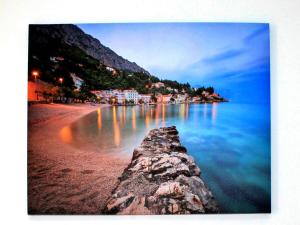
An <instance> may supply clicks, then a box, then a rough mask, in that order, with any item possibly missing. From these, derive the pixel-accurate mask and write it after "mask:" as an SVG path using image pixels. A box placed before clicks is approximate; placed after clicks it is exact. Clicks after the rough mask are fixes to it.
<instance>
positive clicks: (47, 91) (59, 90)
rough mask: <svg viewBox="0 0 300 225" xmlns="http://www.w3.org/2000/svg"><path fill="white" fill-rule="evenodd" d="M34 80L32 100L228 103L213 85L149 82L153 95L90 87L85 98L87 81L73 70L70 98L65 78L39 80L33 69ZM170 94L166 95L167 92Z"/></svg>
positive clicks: (104, 102)
mask: <svg viewBox="0 0 300 225" xmlns="http://www.w3.org/2000/svg"><path fill="white" fill-rule="evenodd" d="M50 60H51V61H52V62H58V61H63V60H64V58H63V57H50ZM106 70H107V71H108V72H110V73H111V75H112V76H117V74H118V72H117V71H116V70H115V69H113V68H111V67H108V66H106ZM31 75H32V77H34V81H30V80H29V81H28V101H29V102H30V103H34V102H39V103H53V102H60V103H72V102H90V103H92V104H93V103H99V104H111V105H141V104H150V105H155V104H180V103H213V102H225V101H227V100H226V99H224V98H222V97H221V96H220V95H219V94H217V93H215V92H214V89H213V88H211V87H210V88H207V89H205V88H204V87H202V88H192V91H193V94H190V93H188V90H186V89H184V88H182V89H181V90H178V89H176V88H172V87H170V86H167V85H165V83H163V82H156V83H148V84H147V85H146V88H147V89H148V90H149V92H152V93H151V94H142V93H139V92H138V91H137V90H135V89H134V88H130V89H124V90H122V89H107V90H89V95H87V97H86V99H83V98H82V97H81V96H80V92H81V89H82V87H83V85H84V80H83V79H82V78H80V77H79V76H77V75H76V74H75V73H70V77H71V78H72V81H73V83H74V88H73V90H72V91H73V96H72V97H67V96H66V94H65V93H64V92H63V83H64V78H62V77H60V78H58V82H59V84H60V85H58V86H55V85H53V84H50V83H47V82H45V81H42V80H40V79H39V72H38V71H32V73H31ZM164 93H167V94H164Z"/></svg>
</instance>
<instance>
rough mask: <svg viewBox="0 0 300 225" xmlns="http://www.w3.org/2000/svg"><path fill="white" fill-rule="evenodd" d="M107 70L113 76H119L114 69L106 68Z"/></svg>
mask: <svg viewBox="0 0 300 225" xmlns="http://www.w3.org/2000/svg"><path fill="white" fill-rule="evenodd" d="M106 70H107V71H110V72H111V73H112V74H113V75H116V74H117V71H116V70H115V69H114V68H112V67H109V66H107V67H106Z"/></svg>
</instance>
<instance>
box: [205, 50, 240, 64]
mask: <svg viewBox="0 0 300 225" xmlns="http://www.w3.org/2000/svg"><path fill="white" fill-rule="evenodd" d="M244 53H245V50H243V49H231V50H228V51H225V52H221V53H219V54H216V55H214V56H211V57H207V58H204V59H202V62H204V63H209V64H211V63H218V62H221V61H224V60H228V59H233V58H236V57H238V56H240V55H242V54H244Z"/></svg>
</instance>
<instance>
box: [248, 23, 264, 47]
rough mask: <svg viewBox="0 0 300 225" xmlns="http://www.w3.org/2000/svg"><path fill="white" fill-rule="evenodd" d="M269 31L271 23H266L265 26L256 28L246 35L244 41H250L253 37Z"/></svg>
mask: <svg viewBox="0 0 300 225" xmlns="http://www.w3.org/2000/svg"><path fill="white" fill-rule="evenodd" d="M268 31H269V25H268V24H266V25H264V26H263V27H261V28H258V29H257V30H255V31H254V32H252V33H251V34H249V35H248V36H246V37H245V38H244V42H246V43H247V42H250V41H252V40H253V39H255V38H256V37H257V36H259V35H261V34H263V33H265V32H268Z"/></svg>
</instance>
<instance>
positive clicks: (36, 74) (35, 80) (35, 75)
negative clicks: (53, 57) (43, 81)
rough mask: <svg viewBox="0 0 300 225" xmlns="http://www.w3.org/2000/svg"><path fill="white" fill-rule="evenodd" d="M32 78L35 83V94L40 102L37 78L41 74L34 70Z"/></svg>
mask: <svg viewBox="0 0 300 225" xmlns="http://www.w3.org/2000/svg"><path fill="white" fill-rule="evenodd" d="M31 74H32V76H34V82H35V93H36V100H37V101H38V100H39V94H38V90H37V77H38V76H39V72H38V71H36V70H33V71H32V72H31Z"/></svg>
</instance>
